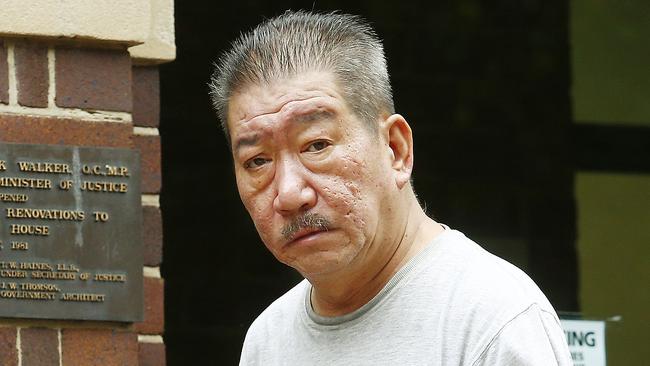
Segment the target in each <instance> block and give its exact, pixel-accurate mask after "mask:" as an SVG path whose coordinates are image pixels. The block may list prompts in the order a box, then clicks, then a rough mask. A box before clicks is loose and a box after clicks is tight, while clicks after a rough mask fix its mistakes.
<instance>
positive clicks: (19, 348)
mask: <svg viewBox="0 0 650 366" xmlns="http://www.w3.org/2000/svg"><path fill="white" fill-rule="evenodd" d="M20 330H21V328H20V327H16V352H17V353H18V366H23V348H22V344H21V343H20Z"/></svg>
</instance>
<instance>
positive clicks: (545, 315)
mask: <svg viewBox="0 0 650 366" xmlns="http://www.w3.org/2000/svg"><path fill="white" fill-rule="evenodd" d="M211 95H212V98H213V102H214V105H215V107H216V109H217V111H218V113H219V116H220V119H221V121H222V126H223V128H224V131H225V132H226V136H227V137H228V139H229V142H230V144H231V148H232V155H233V160H234V165H235V175H236V178H237V188H238V190H239V194H240V196H241V199H242V201H243V203H244V206H245V207H246V209H247V210H248V212H249V214H250V215H251V217H252V219H253V222H254V223H255V227H256V228H257V231H258V232H259V234H260V236H261V238H262V240H263V242H264V244H265V245H266V247H267V248H268V249H269V250H270V251H271V252H272V253H273V255H275V257H276V258H277V259H278V260H279V261H281V262H283V263H285V264H287V265H289V266H291V267H293V268H295V269H296V270H297V271H298V272H300V273H301V274H302V275H303V276H304V277H305V280H304V281H302V282H301V283H300V284H298V285H297V286H296V287H294V288H293V289H291V290H290V291H289V292H287V293H286V294H285V295H283V296H282V297H281V298H279V299H278V300H276V301H275V302H274V303H273V304H272V305H270V306H269V307H268V308H267V309H266V310H265V311H264V312H263V313H262V314H261V315H260V316H259V317H258V318H257V319H256V320H255V322H254V323H253V324H252V325H251V327H250V329H249V331H248V334H247V336H246V340H245V342H244V346H243V350H242V355H241V361H240V363H241V364H242V365H396V364H402V365H504V364H507V365H556V364H560V365H570V357H569V354H568V350H567V346H566V343H565V340H564V335H563V332H562V331H561V329H560V325H559V321H558V319H557V315H556V314H555V311H554V310H553V308H552V307H551V305H550V304H549V303H548V301H547V300H546V298H545V297H544V295H543V294H542V293H541V292H540V290H539V289H538V288H537V286H536V285H535V284H534V283H533V282H532V281H531V280H530V279H529V278H528V277H527V276H526V275H525V274H524V273H523V272H521V271H520V270H518V269H517V268H515V267H514V266H512V265H510V264H508V263H506V262H505V261H503V260H501V259H499V258H496V257H494V256H492V255H491V254H489V253H487V252H486V251H484V250H483V249H481V248H480V247H479V246H478V245H477V244H475V243H474V242H472V241H471V240H469V239H468V238H466V237H465V236H464V235H463V234H462V233H460V232H458V231H455V230H452V229H450V228H449V227H446V226H444V225H441V224H439V223H437V222H435V221H434V220H432V219H430V218H429V217H427V216H426V214H425V213H424V211H423V210H422V209H421V208H420V206H419V204H418V200H417V198H416V195H415V193H414V191H413V188H412V186H411V183H410V179H411V171H412V169H413V137H412V134H411V128H410V127H409V124H408V123H407V121H406V120H405V119H404V117H402V116H401V115H399V114H395V112H394V107H393V100H392V92H391V87H390V83H389V78H388V73H387V71H386V62H385V58H384V53H383V49H382V45H381V42H380V41H379V40H378V39H377V36H376V35H375V33H374V32H373V31H372V29H371V28H370V27H369V26H368V25H367V24H366V23H364V22H363V21H362V20H361V19H359V18H357V17H354V16H349V15H343V14H337V13H333V14H314V13H308V12H287V13H285V14H283V15H281V16H279V17H277V18H274V19H270V20H267V21H265V22H263V23H262V24H260V25H259V26H257V27H256V28H255V29H254V30H252V31H251V32H249V33H246V34H244V35H242V36H241V37H240V38H239V39H238V40H237V41H236V42H235V43H234V44H233V46H232V49H231V50H230V51H229V52H228V53H226V54H224V55H223V56H222V58H221V59H220V61H219V63H218V65H217V70H216V71H215V74H214V76H213V78H212V82H211Z"/></svg>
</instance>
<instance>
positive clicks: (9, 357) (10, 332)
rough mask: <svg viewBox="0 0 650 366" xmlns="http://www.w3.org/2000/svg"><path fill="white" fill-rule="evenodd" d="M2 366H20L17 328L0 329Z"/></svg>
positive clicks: (0, 363)
mask: <svg viewBox="0 0 650 366" xmlns="http://www.w3.org/2000/svg"><path fill="white" fill-rule="evenodd" d="M0 365H2V366H16V365H18V353H17V352H16V328H0Z"/></svg>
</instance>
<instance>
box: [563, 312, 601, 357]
mask: <svg viewBox="0 0 650 366" xmlns="http://www.w3.org/2000/svg"><path fill="white" fill-rule="evenodd" d="M560 322H561V323H562V328H564V335H565V336H566V340H567V343H568V345H569V351H571V358H572V359H573V365H574V366H605V365H606V364H607V359H606V358H605V321H602V320H566V319H561V320H560Z"/></svg>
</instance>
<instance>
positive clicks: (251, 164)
mask: <svg viewBox="0 0 650 366" xmlns="http://www.w3.org/2000/svg"><path fill="white" fill-rule="evenodd" d="M269 161H270V160H269V159H265V158H261V157H254V158H252V159H249V160H247V161H246V162H245V163H244V168H246V169H257V168H259V167H261V166H262V165H264V164H266V163H268V162H269Z"/></svg>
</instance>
